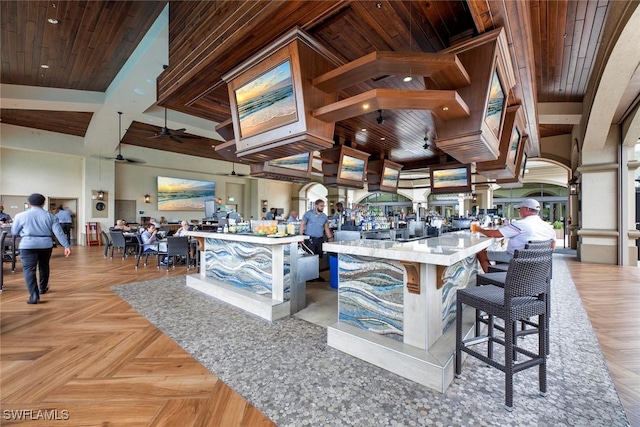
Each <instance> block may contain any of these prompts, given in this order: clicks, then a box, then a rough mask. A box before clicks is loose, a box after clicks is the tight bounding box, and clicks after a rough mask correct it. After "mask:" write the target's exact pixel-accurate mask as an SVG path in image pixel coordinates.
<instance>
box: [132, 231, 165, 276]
mask: <svg viewBox="0 0 640 427" xmlns="http://www.w3.org/2000/svg"><path fill="white" fill-rule="evenodd" d="M136 240H137V242H138V253H137V255H136V265H135V267H136V268H138V264H139V263H140V258H142V256H143V255H144V256H145V258H144V264H143V265H144V266H145V267H146V266H147V261H148V260H149V255H155V256H156V258H157V257H158V255H160V254H161V252H160V251H158V250H157V249H154V250H150V251H147V252H145V250H144V243H143V242H142V236H141V235H140V233H136ZM157 264H158V267H160V260H159V259H158V260H157Z"/></svg>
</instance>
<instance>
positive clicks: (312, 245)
mask: <svg viewBox="0 0 640 427" xmlns="http://www.w3.org/2000/svg"><path fill="white" fill-rule="evenodd" d="M323 243H324V236H323V237H310V238H309V240H308V243H307V246H308V247H309V249H311V250H312V251H313V253H314V254H317V255H318V258H322V244H323Z"/></svg>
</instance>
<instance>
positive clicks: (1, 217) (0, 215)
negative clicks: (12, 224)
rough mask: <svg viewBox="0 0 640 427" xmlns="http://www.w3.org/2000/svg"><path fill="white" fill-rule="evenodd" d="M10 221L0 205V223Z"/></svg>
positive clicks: (9, 216)
mask: <svg viewBox="0 0 640 427" xmlns="http://www.w3.org/2000/svg"><path fill="white" fill-rule="evenodd" d="M9 221H11V215H9V214H7V213H4V206H2V205H0V222H9Z"/></svg>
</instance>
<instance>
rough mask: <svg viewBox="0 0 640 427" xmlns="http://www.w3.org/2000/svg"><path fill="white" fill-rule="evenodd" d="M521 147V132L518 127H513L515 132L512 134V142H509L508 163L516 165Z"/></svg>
mask: <svg viewBox="0 0 640 427" xmlns="http://www.w3.org/2000/svg"><path fill="white" fill-rule="evenodd" d="M519 146H520V131H519V130H518V128H517V127H516V126H514V127H513V131H512V132H511V141H510V142H509V157H508V158H507V163H510V164H512V165H515V164H516V160H517V159H518V147H519Z"/></svg>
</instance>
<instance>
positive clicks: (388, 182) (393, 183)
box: [381, 167, 400, 188]
mask: <svg viewBox="0 0 640 427" xmlns="http://www.w3.org/2000/svg"><path fill="white" fill-rule="evenodd" d="M398 178H400V171H399V170H397V169H392V168H388V167H385V168H384V171H383V172H382V184H381V185H382V186H383V187H390V188H396V187H397V186H398Z"/></svg>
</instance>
